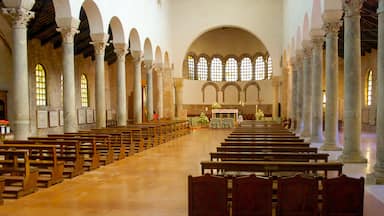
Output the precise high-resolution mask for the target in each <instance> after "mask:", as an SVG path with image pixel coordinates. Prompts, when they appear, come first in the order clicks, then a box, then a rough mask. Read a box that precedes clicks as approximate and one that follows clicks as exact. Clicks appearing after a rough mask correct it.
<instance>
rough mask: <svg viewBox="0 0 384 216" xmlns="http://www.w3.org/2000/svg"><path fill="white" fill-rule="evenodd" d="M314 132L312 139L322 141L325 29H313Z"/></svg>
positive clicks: (317, 141)
mask: <svg viewBox="0 0 384 216" xmlns="http://www.w3.org/2000/svg"><path fill="white" fill-rule="evenodd" d="M311 36H312V45H313V49H312V92H311V94H312V134H311V141H312V142H316V143H322V142H323V140H324V137H323V106H322V104H323V97H322V93H323V90H322V84H323V76H322V72H323V43H324V36H323V31H321V30H319V29H316V30H312V32H311Z"/></svg>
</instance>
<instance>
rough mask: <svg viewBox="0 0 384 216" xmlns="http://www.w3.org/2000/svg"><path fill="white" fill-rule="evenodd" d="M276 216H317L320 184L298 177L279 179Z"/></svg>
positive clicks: (314, 180) (311, 179)
mask: <svg viewBox="0 0 384 216" xmlns="http://www.w3.org/2000/svg"><path fill="white" fill-rule="evenodd" d="M277 182H278V186H277V208H276V215H279V216H283V215H289V216H307V215H308V216H317V215H318V182H317V180H316V179H314V178H309V177H303V176H300V175H296V176H294V177H288V178H281V179H278V181H277Z"/></svg>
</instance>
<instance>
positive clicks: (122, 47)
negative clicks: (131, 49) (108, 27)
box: [113, 43, 128, 60]
mask: <svg viewBox="0 0 384 216" xmlns="http://www.w3.org/2000/svg"><path fill="white" fill-rule="evenodd" d="M113 46H114V47H115V49H114V51H115V53H116V55H117V58H118V59H119V60H124V59H125V55H127V53H128V50H127V48H128V46H127V44H125V43H117V44H113Z"/></svg>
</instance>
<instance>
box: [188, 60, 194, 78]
mask: <svg viewBox="0 0 384 216" xmlns="http://www.w3.org/2000/svg"><path fill="white" fill-rule="evenodd" d="M188 76H189V79H190V80H194V79H195V59H194V58H193V57H192V56H190V55H189V56H188Z"/></svg>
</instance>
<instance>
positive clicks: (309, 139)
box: [300, 136, 312, 143]
mask: <svg viewBox="0 0 384 216" xmlns="http://www.w3.org/2000/svg"><path fill="white" fill-rule="evenodd" d="M300 139H304V142H309V143H310V142H312V141H311V137H304V136H300Z"/></svg>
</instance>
